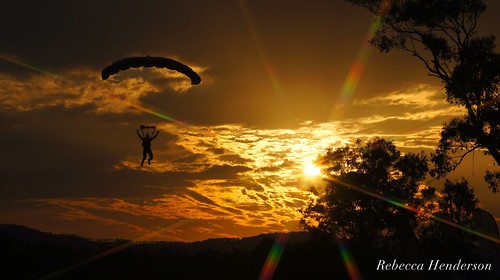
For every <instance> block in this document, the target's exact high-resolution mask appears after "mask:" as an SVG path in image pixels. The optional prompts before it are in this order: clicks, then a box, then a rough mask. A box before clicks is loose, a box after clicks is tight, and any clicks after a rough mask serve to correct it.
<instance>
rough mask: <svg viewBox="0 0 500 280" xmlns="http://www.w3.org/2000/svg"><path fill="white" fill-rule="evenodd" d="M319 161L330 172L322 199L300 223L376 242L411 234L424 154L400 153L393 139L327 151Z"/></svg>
mask: <svg viewBox="0 0 500 280" xmlns="http://www.w3.org/2000/svg"><path fill="white" fill-rule="evenodd" d="M319 161H320V162H321V164H322V166H324V172H325V173H326V174H327V178H326V181H327V186H326V188H325V191H324V193H323V194H322V195H320V197H319V198H318V199H317V200H315V201H312V202H311V203H310V204H309V205H308V207H307V208H306V209H305V210H303V218H302V220H301V225H302V226H303V227H304V228H306V229H308V230H310V231H316V232H320V233H323V234H326V235H329V236H331V237H342V238H349V239H355V240H360V241H362V242H367V243H370V244H373V243H374V242H376V241H377V240H379V239H380V238H381V237H388V236H393V235H397V234H408V233H409V232H411V230H412V223H413V222H414V221H415V220H416V213H415V212H412V211H409V210H407V209H405V207H413V208H418V207H420V206H421V205H423V204H422V200H421V199H420V198H418V197H417V193H419V186H420V183H421V181H422V180H423V179H424V178H425V175H426V173H427V172H428V167H427V159H426V156H425V155H424V154H423V153H422V154H412V153H409V154H405V155H403V154H401V152H400V151H398V150H397V149H396V147H395V146H394V144H392V143H391V142H390V141H387V140H384V139H380V138H376V139H374V140H373V141H370V142H367V143H366V144H364V145H362V144H361V142H360V141H358V142H357V143H356V145H355V146H353V147H351V146H345V147H341V148H337V149H331V148H329V149H327V151H326V153H325V154H324V155H322V156H320V158H319Z"/></svg>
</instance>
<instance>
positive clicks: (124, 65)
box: [101, 56, 201, 85]
mask: <svg viewBox="0 0 500 280" xmlns="http://www.w3.org/2000/svg"><path fill="white" fill-rule="evenodd" d="M139 67H158V68H167V69H170V70H176V71H177V72H180V73H182V74H184V75H186V76H188V77H189V78H190V79H191V84H192V85H197V84H199V83H201V78H200V76H198V74H197V73H196V72H195V71H193V69H191V68H189V67H188V66H187V65H184V64H182V63H180V62H179V61H176V60H173V59H170V58H165V57H155V56H137V57H127V58H123V59H120V60H117V61H115V62H113V63H111V64H110V65H108V66H107V67H106V68H104V69H103V70H102V72H101V77H102V79H103V80H106V79H107V78H109V76H111V75H114V74H116V73H118V72H120V71H123V70H127V69H129V68H139Z"/></svg>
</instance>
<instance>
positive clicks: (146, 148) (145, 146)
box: [136, 129, 160, 166]
mask: <svg viewBox="0 0 500 280" xmlns="http://www.w3.org/2000/svg"><path fill="white" fill-rule="evenodd" d="M136 132H137V136H139V138H141V140H142V160H141V166H143V165H144V160H146V155H149V159H148V164H151V160H152V159H153V151H152V150H151V141H153V140H154V139H155V138H156V137H157V136H158V133H160V131H156V134H155V135H154V136H153V137H149V134H148V133H146V135H144V136H143V135H141V134H140V133H139V129H138V130H136ZM152 134H154V130H153V132H152Z"/></svg>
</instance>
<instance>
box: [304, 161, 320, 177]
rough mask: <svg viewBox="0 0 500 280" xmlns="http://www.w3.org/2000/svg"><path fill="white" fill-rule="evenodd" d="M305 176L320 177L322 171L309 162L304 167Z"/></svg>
mask: <svg viewBox="0 0 500 280" xmlns="http://www.w3.org/2000/svg"><path fill="white" fill-rule="evenodd" d="M304 174H305V175H307V176H318V175H320V174H321V169H320V168H319V167H318V166H316V165H315V164H313V163H311V162H309V163H306V164H305V165H304Z"/></svg>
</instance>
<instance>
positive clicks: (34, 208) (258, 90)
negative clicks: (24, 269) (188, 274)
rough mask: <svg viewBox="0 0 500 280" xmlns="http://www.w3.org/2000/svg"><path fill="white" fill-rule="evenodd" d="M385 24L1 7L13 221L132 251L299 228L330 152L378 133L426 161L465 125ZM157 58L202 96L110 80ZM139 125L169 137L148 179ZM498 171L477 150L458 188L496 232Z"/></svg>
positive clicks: (146, 82)
mask: <svg viewBox="0 0 500 280" xmlns="http://www.w3.org/2000/svg"><path fill="white" fill-rule="evenodd" d="M486 3H487V5H488V8H487V10H486V12H485V13H484V14H483V15H482V16H481V18H480V21H479V25H478V30H479V32H480V34H482V35H488V34H494V35H495V36H496V37H497V38H498V37H500V25H498V13H500V1H496V0H489V1H486ZM373 20H374V17H373V15H371V14H370V13H369V12H367V11H365V10H364V9H362V8H358V7H355V6H352V5H350V4H347V3H345V2H344V1H343V0H313V1H311V0H288V1H285V0H275V1H267V0H252V1H250V0H240V1H236V0H217V1H202V0H176V1H172V0H168V1H167V0H163V1H160V0H152V1H144V0H141V1H139V0H138V1H135V0H126V1H102V0H99V1H96V0H85V1H82V0H74V1H62V0H61V1H3V2H2V3H1V4H0V26H2V32H0V42H1V43H0V131H1V132H0V147H1V148H0V154H1V162H0V185H1V187H0V223H15V224H22V225H26V226H29V227H32V228H35V229H39V230H43V231H49V232H55V233H69V234H77V235H81V236H84V237H90V238H99V239H100V238H126V239H133V240H179V241H194V240H204V239H207V238H217V237H244V236H252V235H257V234H260V233H265V232H273V231H296V230H299V225H298V221H299V219H300V213H299V210H300V209H302V208H303V207H304V206H305V205H306V204H307V203H308V201H309V200H310V199H311V198H312V195H311V193H310V192H309V191H308V190H309V188H310V186H313V185H315V184H318V183H319V182H321V179H320V176H317V175H316V174H315V171H316V170H315V167H314V166H313V165H312V161H313V160H314V159H315V158H316V157H317V156H318V155H319V154H321V153H322V152H323V151H324V150H325V149H326V148H327V147H330V146H333V147H336V146H339V145H344V144H347V143H352V142H353V141H354V140H355V139H357V138H361V139H369V138H371V137H375V136H380V137H384V138H386V139H391V140H393V141H394V143H395V144H396V146H397V147H398V148H399V149H401V150H402V151H405V152H408V151H413V152H419V151H421V150H425V151H426V152H430V151H432V149H434V148H435V146H436V144H437V140H438V139H439V131H440V129H441V127H442V125H443V123H444V122H446V121H447V120H449V119H451V118H452V117H453V116H459V115H461V114H463V113H464V112H463V111H462V110H461V109H460V108H458V107H454V106H451V105H449V104H447V103H446V102H445V99H446V96H445V93H444V91H443V88H442V84H441V83H440V81H439V80H437V79H435V78H432V77H429V76H428V75H427V72H426V71H425V69H424V67H423V65H422V64H420V63H419V61H417V59H415V58H413V57H411V55H409V54H407V53H402V52H397V51H395V52H391V53H389V54H384V53H379V52H378V51H377V50H375V49H372V48H371V47H368V46H367V45H366V39H367V36H369V33H370V30H371V28H373V27H374V25H373ZM497 43H498V42H497ZM146 55H150V56H163V57H168V58H173V59H177V60H179V61H182V62H183V63H185V64H187V65H189V66H190V67H192V68H193V69H194V70H195V71H197V72H198V74H199V75H200V77H201V79H202V83H201V84H200V85H195V86H193V85H191V84H190V80H189V79H188V78H186V77H184V76H183V75H181V74H179V73H176V72H172V71H167V70H160V69H135V70H128V71H123V72H120V73H119V74H117V75H114V76H112V77H111V78H110V79H108V80H106V81H103V80H102V79H101V70H102V69H103V68H104V67H105V66H107V65H109V64H110V63H112V62H113V61H115V60H118V59H120V58H123V57H129V56H146ZM141 124H146V125H155V126H157V127H158V129H159V130H160V134H159V136H158V138H157V139H155V140H154V141H153V151H154V154H155V158H154V160H153V162H152V164H151V165H150V166H149V165H146V164H145V165H144V166H143V167H141V166H140V160H141V157H142V148H141V143H140V139H139V138H138V137H137V136H136V132H135V130H136V129H137V128H139V126H140V125H141ZM485 168H489V169H490V170H494V169H496V170H498V166H493V160H491V159H490V158H487V157H485V156H483V155H482V153H480V152H477V153H475V155H474V158H472V156H470V157H467V158H466V160H465V161H464V163H463V165H462V166H461V167H460V168H459V170H457V171H456V172H454V173H452V174H451V175H450V177H451V178H460V177H461V176H465V177H466V178H467V179H469V182H470V183H471V185H473V186H474V188H475V192H476V195H477V197H478V198H479V200H480V202H481V207H483V208H484V209H485V210H487V211H489V212H491V213H492V214H493V215H494V216H495V217H496V219H497V222H499V221H500V204H499V203H498V202H499V199H500V194H493V193H491V192H490V191H489V190H488V188H487V187H486V184H485V183H484V182H483V180H482V177H483V176H484V169H485ZM305 170H306V171H307V172H304V171H305ZM427 183H429V184H432V185H435V186H440V185H441V184H442V182H435V181H431V179H429V180H428V182H427Z"/></svg>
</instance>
